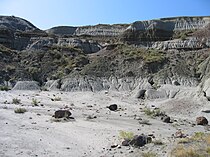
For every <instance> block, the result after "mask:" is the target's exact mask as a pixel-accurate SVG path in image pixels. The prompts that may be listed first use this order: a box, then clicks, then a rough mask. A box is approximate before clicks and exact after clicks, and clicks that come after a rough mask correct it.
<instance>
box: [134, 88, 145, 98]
mask: <svg viewBox="0 0 210 157" xmlns="http://www.w3.org/2000/svg"><path fill="white" fill-rule="evenodd" d="M145 92H146V90H145V89H142V90H140V91H138V93H137V94H136V98H138V99H144V98H145Z"/></svg>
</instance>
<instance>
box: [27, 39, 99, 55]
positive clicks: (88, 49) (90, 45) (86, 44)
mask: <svg viewBox="0 0 210 157" xmlns="http://www.w3.org/2000/svg"><path fill="white" fill-rule="evenodd" d="M46 46H62V47H76V48H80V49H82V50H83V51H84V52H85V53H94V52H97V51H99V50H100V49H101V45H100V44H99V43H97V42H94V41H88V40H83V39H76V38H57V39H56V38H51V37H34V38H31V39H30V42H29V43H28V45H27V49H29V50H30V49H33V50H34V49H35V50H39V49H42V48H44V47H46Z"/></svg>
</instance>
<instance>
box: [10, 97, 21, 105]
mask: <svg viewBox="0 0 210 157" xmlns="http://www.w3.org/2000/svg"><path fill="white" fill-rule="evenodd" d="M12 103H13V104H20V103H21V100H20V99H18V98H13V99H12Z"/></svg>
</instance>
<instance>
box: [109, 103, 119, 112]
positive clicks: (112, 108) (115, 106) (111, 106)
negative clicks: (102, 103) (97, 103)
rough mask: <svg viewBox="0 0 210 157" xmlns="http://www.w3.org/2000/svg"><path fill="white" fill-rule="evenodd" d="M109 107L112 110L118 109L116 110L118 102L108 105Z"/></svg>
mask: <svg viewBox="0 0 210 157" xmlns="http://www.w3.org/2000/svg"><path fill="white" fill-rule="evenodd" d="M108 108H109V109H110V110H111V111H116V110H117V104H112V105H110V106H108Z"/></svg>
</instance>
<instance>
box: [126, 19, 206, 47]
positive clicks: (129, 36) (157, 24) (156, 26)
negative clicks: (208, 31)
mask: <svg viewBox="0 0 210 157" xmlns="http://www.w3.org/2000/svg"><path fill="white" fill-rule="evenodd" d="M209 23H210V17H177V18H162V19H157V20H150V21H137V22H134V23H133V24H131V25H130V26H129V27H128V28H127V30H126V31H125V32H124V34H123V36H122V38H123V40H126V41H129V42H137V43H138V42H141V41H164V40H170V39H172V38H173V35H174V33H177V32H185V31H189V30H191V31H195V30H197V29H203V28H204V27H205V26H207V25H208V24H209Z"/></svg>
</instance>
